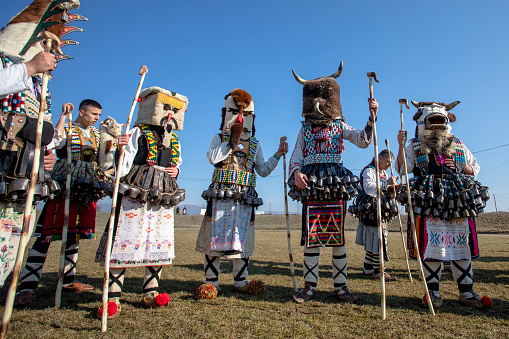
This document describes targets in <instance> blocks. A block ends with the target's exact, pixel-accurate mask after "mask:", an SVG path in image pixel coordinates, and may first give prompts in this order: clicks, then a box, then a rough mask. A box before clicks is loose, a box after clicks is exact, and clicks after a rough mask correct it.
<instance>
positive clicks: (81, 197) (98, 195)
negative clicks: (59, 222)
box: [54, 175, 107, 204]
mask: <svg viewBox="0 0 509 339" xmlns="http://www.w3.org/2000/svg"><path fill="white" fill-rule="evenodd" d="M54 178H55V180H57V181H58V182H59V183H60V186H61V187H65V183H66V180H67V175H59V176H55V177H54ZM106 186H107V184H106V183H105V182H98V181H96V180H92V179H90V178H88V177H83V178H77V179H75V180H71V200H72V201H76V202H80V203H84V204H86V203H89V202H94V201H98V200H100V199H102V198H104V196H105V195H106V194H105V193H104V190H105V189H106Z"/></svg>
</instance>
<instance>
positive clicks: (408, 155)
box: [394, 143, 415, 176]
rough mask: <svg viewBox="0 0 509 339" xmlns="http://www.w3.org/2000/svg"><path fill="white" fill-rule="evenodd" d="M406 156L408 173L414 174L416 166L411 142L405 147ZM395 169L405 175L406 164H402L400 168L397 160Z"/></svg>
mask: <svg viewBox="0 0 509 339" xmlns="http://www.w3.org/2000/svg"><path fill="white" fill-rule="evenodd" d="M405 156H406V165H407V168H408V174H409V175H410V174H412V171H413V170H414V166H415V159H414V150H413V147H412V144H411V143H409V144H408V145H407V146H406V147H405ZM394 169H395V170H396V172H397V173H399V175H400V176H403V175H405V165H404V164H401V168H399V166H398V162H397V161H396V162H395V166H394Z"/></svg>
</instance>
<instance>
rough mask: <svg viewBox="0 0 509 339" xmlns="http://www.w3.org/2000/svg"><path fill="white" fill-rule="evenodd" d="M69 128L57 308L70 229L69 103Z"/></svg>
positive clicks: (56, 296)
mask: <svg viewBox="0 0 509 339" xmlns="http://www.w3.org/2000/svg"><path fill="white" fill-rule="evenodd" d="M65 111H66V113H67V118H68V119H69V120H68V121H69V129H68V130H67V177H66V180H65V203H64V226H63V228H62V244H61V247H60V261H59V264H58V281H57V290H56V292H55V308H60V303H61V301H62V286H63V284H64V270H65V249H66V248H67V230H68V229H69V209H70V206H71V171H72V166H71V164H72V153H71V144H72V110H71V108H70V107H69V105H66V106H65Z"/></svg>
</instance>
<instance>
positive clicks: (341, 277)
mask: <svg viewBox="0 0 509 339" xmlns="http://www.w3.org/2000/svg"><path fill="white" fill-rule="evenodd" d="M346 270H347V264H346V247H345V246H338V247H333V248H332V278H333V279H334V289H336V290H337V289H340V288H342V287H344V286H346V276H347V272H346Z"/></svg>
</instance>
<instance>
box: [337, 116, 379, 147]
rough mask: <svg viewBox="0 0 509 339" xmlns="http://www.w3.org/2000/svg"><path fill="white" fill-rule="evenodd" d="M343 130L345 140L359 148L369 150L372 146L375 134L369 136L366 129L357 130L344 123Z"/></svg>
mask: <svg viewBox="0 0 509 339" xmlns="http://www.w3.org/2000/svg"><path fill="white" fill-rule="evenodd" d="M341 129H342V131H343V139H345V140H348V141H350V142H351V143H352V144H354V145H355V146H357V147H359V148H367V147H368V146H369V145H371V140H372V134H373V133H371V135H367V134H366V130H365V129H364V128H363V129H361V130H356V129H355V128H353V127H351V126H349V125H348V124H347V123H345V122H343V121H342V122H341Z"/></svg>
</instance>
